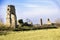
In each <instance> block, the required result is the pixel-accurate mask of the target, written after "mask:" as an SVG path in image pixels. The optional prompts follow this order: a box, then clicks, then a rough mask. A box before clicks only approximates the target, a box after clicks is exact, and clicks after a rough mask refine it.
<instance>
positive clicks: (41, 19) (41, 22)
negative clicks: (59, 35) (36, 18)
mask: <svg viewBox="0 0 60 40" xmlns="http://www.w3.org/2000/svg"><path fill="white" fill-rule="evenodd" d="M40 24H41V26H42V25H43V22H42V18H41V19H40Z"/></svg>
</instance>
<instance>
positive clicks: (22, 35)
mask: <svg viewBox="0 0 60 40" xmlns="http://www.w3.org/2000/svg"><path fill="white" fill-rule="evenodd" d="M0 40H60V29H44V30H31V31H18V32H13V31H10V32H9V34H7V35H0Z"/></svg>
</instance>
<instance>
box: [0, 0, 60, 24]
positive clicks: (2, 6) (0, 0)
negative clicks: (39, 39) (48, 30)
mask: <svg viewBox="0 0 60 40" xmlns="http://www.w3.org/2000/svg"><path fill="white" fill-rule="evenodd" d="M7 5H14V6H15V9H16V15H17V20H19V19H23V20H24V21H27V20H26V19H30V20H31V21H32V22H33V24H39V23H40V18H42V19H43V22H44V23H47V19H48V18H49V19H50V21H51V22H55V20H56V19H58V18H60V0H0V18H2V20H3V21H4V22H6V14H7V13H6V10H7Z"/></svg>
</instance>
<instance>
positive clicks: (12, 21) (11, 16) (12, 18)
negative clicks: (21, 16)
mask: <svg viewBox="0 0 60 40" xmlns="http://www.w3.org/2000/svg"><path fill="white" fill-rule="evenodd" d="M15 13H16V12H15V6H14V5H8V6H7V15H6V24H7V26H8V27H11V28H15V27H16V26H17V17H16V14H15Z"/></svg>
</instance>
